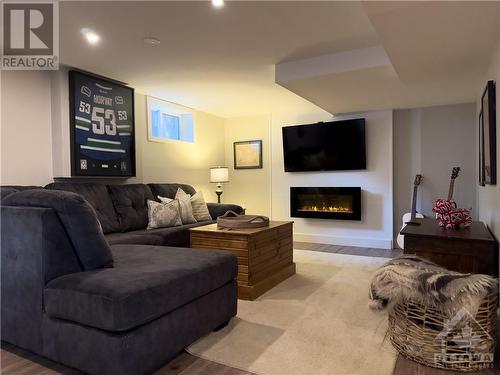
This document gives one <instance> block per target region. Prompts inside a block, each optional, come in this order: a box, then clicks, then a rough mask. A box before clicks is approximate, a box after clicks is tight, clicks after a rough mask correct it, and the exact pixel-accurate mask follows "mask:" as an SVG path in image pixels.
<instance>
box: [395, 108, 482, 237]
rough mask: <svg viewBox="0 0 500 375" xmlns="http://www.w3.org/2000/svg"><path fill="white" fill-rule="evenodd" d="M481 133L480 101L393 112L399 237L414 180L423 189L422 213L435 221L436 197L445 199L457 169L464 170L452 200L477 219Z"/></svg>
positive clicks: (420, 195)
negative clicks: (418, 178) (417, 178)
mask: <svg viewBox="0 0 500 375" xmlns="http://www.w3.org/2000/svg"><path fill="white" fill-rule="evenodd" d="M476 130H477V120H476V105H475V103H466V104H456V105H445V106H435V107H426V108H414V109H402V110H395V111H394V161H393V164H394V235H395V236H397V234H398V233H399V230H400V229H401V227H402V225H403V223H402V217H403V214H404V213H406V212H410V210H411V202H412V193H413V181H414V179H415V174H417V173H420V174H422V175H423V177H424V179H423V181H422V184H421V185H420V187H419V189H418V199H417V210H418V212H420V213H422V214H424V215H425V216H427V217H433V216H434V214H433V212H432V206H433V204H434V202H435V201H436V199H438V198H446V197H447V195H448V188H449V183H450V174H451V170H452V168H453V167H461V171H460V175H459V177H458V179H457V180H456V183H455V189H454V194H453V198H454V199H455V201H456V202H457V204H458V205H459V207H466V208H472V215H473V217H474V218H475V219H477V215H478V212H477V205H476V191H477V190H476V188H477V179H476V177H477V174H476V171H477V159H476V158H475V157H473V156H472V155H475V154H476V143H477V142H475V141H474V139H475V133H476Z"/></svg>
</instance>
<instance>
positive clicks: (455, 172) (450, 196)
mask: <svg viewBox="0 0 500 375" xmlns="http://www.w3.org/2000/svg"><path fill="white" fill-rule="evenodd" d="M459 173H460V167H454V168H453V170H452V171H451V176H450V188H449V189H448V200H451V199H453V189H454V188H455V180H456V179H457V177H458V174H459Z"/></svg>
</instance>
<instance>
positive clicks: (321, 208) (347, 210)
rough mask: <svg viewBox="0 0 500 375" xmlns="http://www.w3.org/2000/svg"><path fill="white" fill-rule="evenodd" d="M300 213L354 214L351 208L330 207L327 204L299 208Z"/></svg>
mask: <svg viewBox="0 0 500 375" xmlns="http://www.w3.org/2000/svg"><path fill="white" fill-rule="evenodd" d="M299 211H306V212H341V213H346V214H352V213H353V211H352V208H350V207H345V206H329V205H326V204H323V205H320V206H308V205H305V206H302V207H301V208H299Z"/></svg>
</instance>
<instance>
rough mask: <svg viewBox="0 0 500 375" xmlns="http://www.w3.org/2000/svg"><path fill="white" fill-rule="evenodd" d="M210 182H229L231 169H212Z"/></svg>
mask: <svg viewBox="0 0 500 375" xmlns="http://www.w3.org/2000/svg"><path fill="white" fill-rule="evenodd" d="M210 182H216V183H220V182H229V168H227V167H213V168H210Z"/></svg>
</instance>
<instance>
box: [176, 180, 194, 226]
mask: <svg viewBox="0 0 500 375" xmlns="http://www.w3.org/2000/svg"><path fill="white" fill-rule="evenodd" d="M175 199H176V200H179V207H180V211H181V220H182V224H192V223H196V219H195V218H194V216H193V207H192V206H191V195H189V194H187V193H186V192H184V190H182V189H181V188H178V189H177V193H176V194H175Z"/></svg>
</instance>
